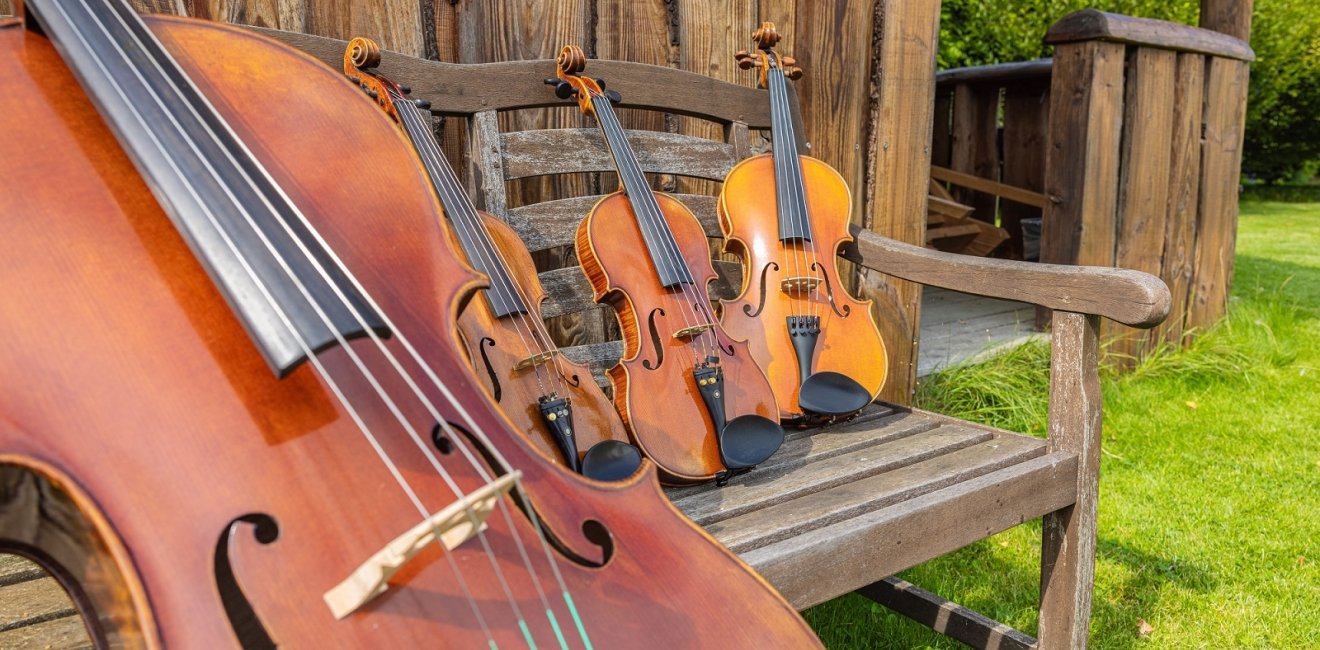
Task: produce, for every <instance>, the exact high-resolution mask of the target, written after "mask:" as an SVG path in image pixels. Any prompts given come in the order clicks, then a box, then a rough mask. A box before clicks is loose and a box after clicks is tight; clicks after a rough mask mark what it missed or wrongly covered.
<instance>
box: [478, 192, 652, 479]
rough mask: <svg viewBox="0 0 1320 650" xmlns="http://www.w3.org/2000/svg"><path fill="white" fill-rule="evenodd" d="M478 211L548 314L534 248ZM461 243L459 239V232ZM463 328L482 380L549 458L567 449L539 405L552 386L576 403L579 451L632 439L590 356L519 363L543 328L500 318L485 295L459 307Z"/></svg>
mask: <svg viewBox="0 0 1320 650" xmlns="http://www.w3.org/2000/svg"><path fill="white" fill-rule="evenodd" d="M478 214H479V215H481V219H482V222H483V223H484V225H485V228H486V232H487V233H489V234H490V238H491V241H492V242H493V243H494V245H495V246H496V247H497V248H498V249H499V251H500V254H501V256H502V258H503V259H504V260H505V261H506V262H507V263H508V266H509V267H510V268H509V270H510V272H511V274H512V275H513V276H514V277H515V278H518V279H519V281H520V284H521V286H522V287H523V288H524V289H525V290H526V291H527V293H528V294H529V295H528V296H527V300H528V301H529V302H530V306H531V307H532V309H531V311H532V313H531V314H529V317H530V318H536V319H540V318H541V314H540V311H541V310H540V308H539V306H540V304H541V303H542V302H543V301H544V300H545V289H544V288H542V286H541V282H540V280H538V279H537V275H536V265H535V263H534V262H533V261H532V255H531V253H529V252H528V251H527V247H526V246H524V245H523V243H522V239H520V238H519V237H518V233H516V232H514V231H513V229H512V228H510V227H509V226H508V224H506V223H504V222H503V221H501V220H500V219H499V218H497V217H495V216H494V215H492V214H489V213H486V212H478ZM454 245H455V247H457V246H458V244H457V237H454ZM458 333H459V336H460V338H461V341H462V345H463V349H464V351H465V352H466V353H467V357H468V360H469V362H470V363H471V364H472V370H473V371H474V372H475V373H476V375H477V383H478V384H480V385H481V387H482V388H484V389H485V390H486V393H487V395H489V396H490V398H491V399H492V400H493V401H494V402H495V403H496V404H499V405H500V406H501V408H502V409H503V411H504V413H505V415H508V416H509V420H510V421H511V422H513V425H514V428H516V429H518V430H519V431H526V432H527V433H528V439H529V440H531V441H532V444H533V446H535V447H536V448H537V449H538V450H540V451H541V452H543V453H545V454H546V456H547V457H548V458H550V459H552V460H553V461H555V462H561V460H560V459H561V458H562V457H563V456H562V454H561V453H560V451H559V448H558V447H557V446H556V444H555V440H554V438H553V437H552V436H551V434H550V432H549V430H548V429H547V428H546V425H545V422H544V420H543V419H542V416H541V412H540V408H538V407H537V400H538V399H539V398H540V397H541V396H542V395H545V394H546V393H547V392H548V391H557V392H559V393H560V394H561V396H563V397H567V398H569V401H570V402H571V404H572V417H573V429H574V431H575V432H576V436H577V444H578V452H579V454H578V455H579V457H581V456H584V455H586V453H587V451H588V450H589V449H591V448H593V447H594V446H595V445H597V444H598V443H600V442H602V441H605V440H617V441H620V442H627V441H628V432H627V430H626V429H624V427H623V422H622V421H620V420H619V416H618V414H617V413H616V412H615V410H614V406H613V405H612V404H610V400H609V398H608V397H606V396H605V393H604V392H603V391H601V389H600V387H599V386H597V385H596V382H595V380H594V379H593V378H592V375H591V369H589V368H588V367H587V366H586V365H585V364H580V363H577V362H576V361H573V360H572V359H569V358H568V357H565V356H564V355H563V354H558V353H557V350H556V354H554V355H553V357H552V358H551V359H550V360H549V361H547V362H545V363H544V364H541V367H540V368H539V369H538V368H533V367H523V368H519V364H520V363H522V362H523V361H524V360H525V359H527V357H528V354H529V352H528V341H529V339H530V338H531V337H532V336H539V333H538V334H533V333H529V332H528V331H527V329H526V328H525V327H522V326H520V325H519V323H518V321H516V320H515V319H513V318H507V317H506V318H497V317H496V316H495V314H494V312H493V311H492V310H491V309H490V307H489V305H488V303H486V302H485V301H484V300H481V299H479V298H478V299H473V300H472V301H471V302H469V303H468V305H467V306H466V307H465V308H464V309H463V311H462V313H461V314H459V317H458ZM551 349H553V347H552V348H551ZM538 370H540V372H538ZM547 371H548V372H547ZM560 378H562V380H561V379H560Z"/></svg>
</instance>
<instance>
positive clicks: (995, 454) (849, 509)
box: [706, 436, 1045, 553]
mask: <svg viewBox="0 0 1320 650" xmlns="http://www.w3.org/2000/svg"><path fill="white" fill-rule="evenodd" d="M1044 454H1045V441H1044V440H1040V439H1037V438H1028V437H1026V436H1003V437H997V438H993V439H991V440H987V441H985V442H982V443H980V444H977V445H973V446H971V447H965V448H963V449H959V450H957V451H953V452H951V453H947V454H943V455H941V456H936V457H934V458H930V459H927V460H924V461H921V462H918V463H913V464H912V465H908V466H906V467H900V468H898V469H895V470H892V471H888V472H884V473H882V474H877V475H875V476H872V477H869V478H864V479H862V480H860V481H856V482H854V483H849V484H847V485H841V486H838V487H835V488H831V489H829V490H825V491H821V492H815V493H812V494H808V495H805V496H802V497H799V498H796V499H793V500H791V501H787V502H784V503H778V504H775V505H772V506H769V507H766V508H761V509H759V510H755V511H752V512H749V513H747V514H745V515H742V516H740V517H734V518H732V519H728V520H726V521H722V522H718V523H715V524H713V525H711V526H707V528H706V530H707V532H709V533H710V534H711V535H714V536H715V539H717V540H719V541H720V543H722V544H724V545H725V546H727V547H729V550H731V551H733V552H734V553H745V552H747V551H750V550H752V549H754V548H759V547H761V546H765V545H767V544H771V543H774V542H778V541H781V540H784V539H788V538H789V537H793V536H794V535H800V534H802V533H805V532H806V531H809V530H813V529H815V528H820V527H821V526H827V525H830V524H834V523H838V522H840V521H843V520H845V519H848V518H851V517H856V516H858V515H861V514H863V513H866V512H871V511H874V510H879V509H880V508H884V507H888V506H891V505H894V504H895V503H899V502H901V501H905V500H907V499H912V498H915V497H918V496H920V495H923V494H928V493H930V492H933V491H935V490H938V489H941V488H945V487H948V486H950V485H953V484H955V483H958V482H961V481H966V480H970V479H972V478H975V477H977V476H981V475H984V474H988V473H990V472H993V471H995V470H999V469H1003V468H1005V467H1008V466H1009V465H1012V464H1015V463H1021V462H1023V461H1025V460H1028V459H1031V458H1036V457H1038V456H1042V455H1044Z"/></svg>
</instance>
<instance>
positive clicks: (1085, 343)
mask: <svg viewBox="0 0 1320 650" xmlns="http://www.w3.org/2000/svg"><path fill="white" fill-rule="evenodd" d="M1053 330H1054V338H1053V340H1052V342H1051V349H1052V356H1051V359H1050V414H1049V425H1048V427H1049V449H1050V451H1051V452H1054V453H1067V454H1070V455H1072V457H1073V458H1075V459H1076V463H1077V472H1076V474H1075V480H1076V483H1075V485H1074V486H1073V488H1074V494H1075V495H1076V500H1075V502H1074V504H1073V505H1070V506H1068V507H1065V508H1062V509H1060V510H1058V511H1057V512H1052V513H1050V514H1048V515H1046V516H1045V519H1044V522H1043V525H1042V541H1041V578H1040V601H1041V605H1040V631H1039V638H1040V647H1042V648H1084V647H1086V646H1087V645H1088V639H1089V632H1090V624H1091V599H1092V591H1093V587H1094V582H1095V549H1096V526H1097V506H1098V502H1099V496H1100V427H1101V420H1102V414H1101V409H1102V403H1101V396H1100V375H1099V370H1098V364H1099V321H1098V319H1097V318H1096V317H1095V316H1085V315H1082V314H1078V313H1073V312H1064V311H1055V312H1054V325H1053Z"/></svg>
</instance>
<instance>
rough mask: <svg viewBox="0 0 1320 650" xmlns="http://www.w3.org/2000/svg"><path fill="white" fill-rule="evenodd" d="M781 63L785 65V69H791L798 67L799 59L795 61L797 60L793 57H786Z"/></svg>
mask: <svg viewBox="0 0 1320 650" xmlns="http://www.w3.org/2000/svg"><path fill="white" fill-rule="evenodd" d="M779 62H780V63H783V64H784V67H785V68H791V67H793V66H795V65H797V59H795V58H793V57H791V56H786V57H784V58H782V59H780V60H779Z"/></svg>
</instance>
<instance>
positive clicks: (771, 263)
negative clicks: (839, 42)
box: [718, 22, 888, 424]
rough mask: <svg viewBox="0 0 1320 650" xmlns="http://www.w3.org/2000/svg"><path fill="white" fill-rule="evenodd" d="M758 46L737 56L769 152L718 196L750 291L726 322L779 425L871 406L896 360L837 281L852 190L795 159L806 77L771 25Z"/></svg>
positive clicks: (745, 166)
mask: <svg viewBox="0 0 1320 650" xmlns="http://www.w3.org/2000/svg"><path fill="white" fill-rule="evenodd" d="M752 39H753V40H754V41H756V44H757V47H758V49H757V51H756V53H755V54H748V53H747V52H745V51H744V52H739V53H738V54H737V61H738V65H739V67H741V68H743V69H744V70H745V69H748V68H751V67H757V68H759V69H760V83H759V85H760V86H761V87H762V88H767V89H768V90H769V95H770V113H771V134H772V146H773V152H772V153H768V154H761V155H757V156H752V157H750V158H747V159H746V160H743V161H742V162H740V163H738V164H737V165H735V166H734V168H733V169H731V170H729V174H728V175H727V176H726V177H725V179H724V186H723V188H721V190H720V198H719V204H718V205H719V208H718V210H719V216H720V227H721V229H722V230H723V231H724V235H725V239H724V242H725V243H724V250H725V252H726V253H731V254H734V255H737V256H738V257H740V258H741V259H742V261H743V264H744V267H743V285H742V290H741V291H740V292H739V294H738V296H737V297H735V298H733V299H732V300H726V301H724V303H723V309H722V310H721V314H720V322H721V323H722V324H723V325H724V327H725V329H726V330H728V331H729V333H730V334H731V335H733V336H739V337H743V338H746V339H747V340H748V343H749V345H750V347H751V354H752V357H753V358H755V359H756V360H757V362H759V363H760V364H761V367H763V368H765V372H766V375H767V376H768V377H769V378H770V384H771V386H773V388H774V392H775V399H776V400H778V403H779V415H780V417H781V418H782V419H783V420H785V421H791V422H798V423H803V424H806V423H812V422H829V421H832V420H835V419H839V418H846V417H848V416H851V415H852V414H854V413H856V412H857V411H860V410H861V409H862V408H864V407H865V406H866V405H867V404H870V403H871V402H872V401H874V400H875V398H876V397H877V396H878V395H879V394H880V389H881V387H882V386H883V385H884V381H885V375H886V373H887V367H888V361H887V359H888V357H887V356H886V355H885V344H884V341H883V340H882V339H881V338H880V331H879V329H878V328H877V327H876V324H875V319H874V318H873V316H872V315H871V301H870V300H858V299H857V298H854V297H853V296H851V295H849V294H848V292H847V290H846V289H845V287H843V285H842V284H840V281H839V278H840V277H841V274H840V271H839V266H838V264H839V256H838V253H839V250H840V249H841V248H843V247H844V246H845V245H847V244H848V243H849V242H851V241H852V235H851V234H849V232H848V219H849V215H850V214H852V194H851V193H850V192H849V191H848V184H847V183H846V182H845V181H844V180H843V177H842V176H840V175H839V173H838V172H837V171H835V170H834V169H833V168H832V167H830V166H829V165H827V164H826V163H824V162H821V161H820V160H817V159H816V158H812V157H810V156H803V155H799V154H798V151H797V145H796V143H797V138H796V134H795V133H794V126H793V118H792V115H791V112H790V109H789V99H788V82H787V79H788V78H790V77H791V78H794V79H796V78H798V77H800V76H801V75H802V71H801V69H800V68H798V67H797V66H796V65H795V62H794V61H793V60H792V59H790V58H788V57H783V58H781V57H780V56H779V53H778V52H776V51H775V50H774V46H775V44H776V43H778V42H779V33H778V32H777V31H775V26H774V23H768V22H767V23H763V24H762V25H761V27H760V29H757V30H756V32H755V33H754V34H753V35H752ZM767 184H772V185H773V186H774V192H767V191H766V186H767ZM831 276H832V277H831Z"/></svg>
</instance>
